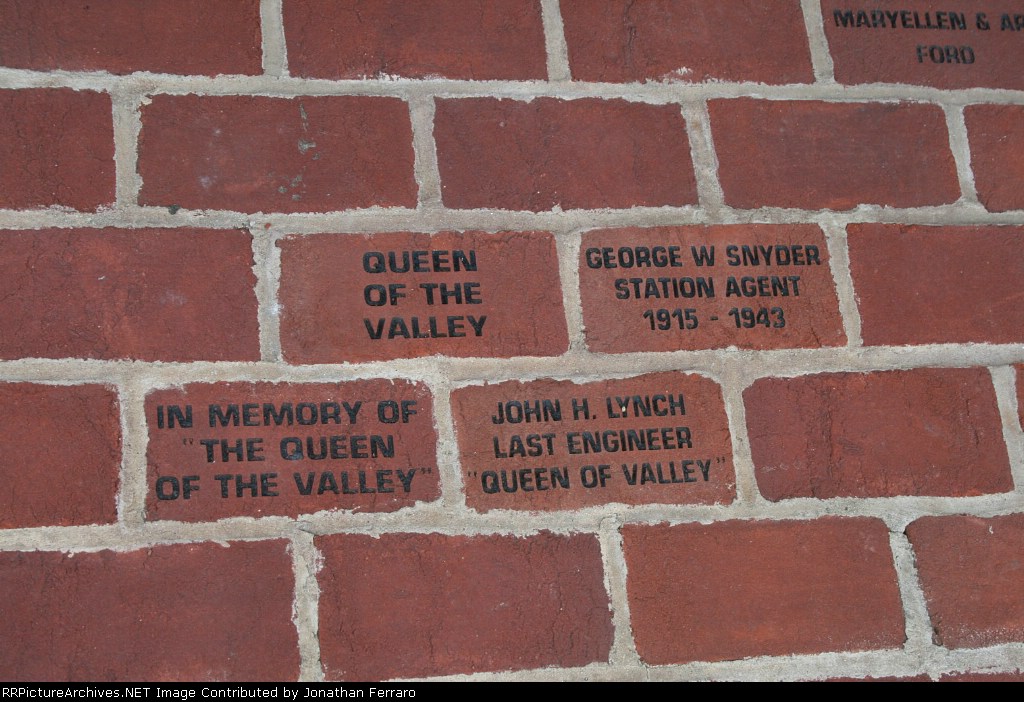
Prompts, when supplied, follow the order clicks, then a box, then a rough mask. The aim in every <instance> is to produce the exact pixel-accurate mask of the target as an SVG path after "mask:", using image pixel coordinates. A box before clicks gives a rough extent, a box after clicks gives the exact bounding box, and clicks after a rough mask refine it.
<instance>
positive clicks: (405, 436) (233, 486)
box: [146, 380, 440, 522]
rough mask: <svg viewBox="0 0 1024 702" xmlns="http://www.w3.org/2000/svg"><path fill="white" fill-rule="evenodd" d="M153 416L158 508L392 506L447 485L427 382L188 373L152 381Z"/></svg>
mask: <svg viewBox="0 0 1024 702" xmlns="http://www.w3.org/2000/svg"><path fill="white" fill-rule="evenodd" d="M146 420H147V423H148V424H149V448H148V462H149V476H148V492H147V496H146V513H147V518H148V519H150V520H159V519H173V520H178V521H188V522H198V521H208V520H215V519H222V518H225V517H238V516H250V517H261V516H265V515H287V516H297V515H300V514H309V513H312V512H318V511H321V510H352V511H371V512H389V511H394V510H397V509H400V508H402V507H407V506H411V505H414V504H416V503H417V502H419V501H429V500H433V499H435V498H436V497H437V496H438V495H439V493H440V485H439V482H438V474H437V457H436V444H437V434H436V432H435V430H434V419H433V403H432V399H431V396H430V392H429V390H428V389H427V388H426V386H424V385H421V384H419V383H411V382H408V381H404V380H360V381H355V382H350V383H338V384H288V383H282V384H274V383H217V384H204V385H199V384H196V385H186V386H184V387H183V388H176V389H167V390H158V391H155V392H152V393H150V394H149V395H148V396H147V397H146ZM189 425H191V426H189Z"/></svg>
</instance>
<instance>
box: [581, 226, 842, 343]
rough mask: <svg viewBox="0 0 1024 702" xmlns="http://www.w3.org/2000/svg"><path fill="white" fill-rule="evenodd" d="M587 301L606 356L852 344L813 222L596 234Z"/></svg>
mask: <svg viewBox="0 0 1024 702" xmlns="http://www.w3.org/2000/svg"><path fill="white" fill-rule="evenodd" d="M580 297H581V298H582V302H583V321H584V326H585V331H586V338H587V345H588V346H589V347H590V349H591V350H593V351H599V352H604V353H626V352H630V351H674V350H677V349H706V348H723V347H727V346H736V347H739V348H755V349H777V348H791V347H820V346H840V345H842V344H844V343H845V342H846V335H845V333H844V332H843V323H842V319H841V318H840V316H839V302H838V299H837V298H836V291H835V282H834V280H833V278H832V271H831V268H830V266H829V256H828V247H827V246H826V244H825V237H824V236H823V235H822V233H821V230H820V229H819V228H818V227H816V226H813V225H806V224H795V225H780V226H775V225H732V226H719V227H672V228H668V227H663V228H652V229H637V228H631V229H608V230H601V231H596V232H589V233H587V234H584V235H583V245H582V247H581V249H580Z"/></svg>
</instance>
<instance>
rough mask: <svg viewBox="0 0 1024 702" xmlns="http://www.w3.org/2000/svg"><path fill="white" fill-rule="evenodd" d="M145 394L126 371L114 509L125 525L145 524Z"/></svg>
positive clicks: (135, 526) (136, 381) (146, 429)
mask: <svg viewBox="0 0 1024 702" xmlns="http://www.w3.org/2000/svg"><path fill="white" fill-rule="evenodd" d="M145 396H146V389H145V383H144V382H142V381H141V380H140V379H139V378H137V377H134V376H132V375H131V374H127V376H126V379H125V381H124V383H123V384H122V385H121V388H120V404H121V433H122V442H123V443H122V454H121V482H120V488H119V490H118V497H117V512H118V520H119V522H120V524H122V525H123V526H124V527H127V528H128V529H138V528H142V527H144V526H145V522H144V521H143V520H144V517H145V512H146V493H147V477H146V470H147V467H146V447H147V446H148V444H149V429H148V427H147V425H146V409H145ZM46 541H48V540H46Z"/></svg>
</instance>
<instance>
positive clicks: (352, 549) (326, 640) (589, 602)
mask: <svg viewBox="0 0 1024 702" xmlns="http://www.w3.org/2000/svg"><path fill="white" fill-rule="evenodd" d="M318 545H319V546H320V548H321V550H322V551H323V553H324V559H325V564H324V568H323V570H322V571H321V572H320V575H319V580H320V588H321V595H320V596H321V598H322V601H324V602H325V606H323V607H322V608H321V614H320V640H321V645H322V646H323V651H324V667H325V669H326V672H327V677H328V678H329V679H341V680H345V679H353V680H365V679H374V678H378V679H379V678H391V677H412V676H423V675H438V674H444V673H463V672H469V671H480V670H506V669H519V668H536V667H539V666H550V665H562V666H572V665H583V664H586V663H591V662H595V661H603V660H607V658H608V653H609V648H610V646H611V640H612V626H611V617H610V612H609V608H608V595H607V593H606V592H605V590H604V586H603V585H602V583H601V558H600V548H599V546H598V543H597V539H595V538H593V537H591V536H584V535H576V536H557V535H554V534H546V533H541V534H538V535H536V536H532V537H529V538H515V537H510V536H479V537H473V538H470V537H464V536H456V537H445V536H440V535H428V534H404V535H403V534H390V535H386V536H382V537H380V538H379V539H374V538H372V537H368V536H355V535H352V536H346V535H339V536H329V537H322V538H321V539H320V540H319V542H318ZM382 598H383V599H386V600H387V601H389V602H391V603H392V606H391V607H389V608H388V609H387V610H384V611H382V610H381V609H380V608H379V607H378V606H376V604H377V603H378V602H380V600H381V599H382ZM439 636H441V637H443V638H444V641H445V645H444V646H440V647H438V646H434V645H433V644H432V642H433V641H434V640H435V639H437V637H439Z"/></svg>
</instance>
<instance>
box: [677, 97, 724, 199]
mask: <svg viewBox="0 0 1024 702" xmlns="http://www.w3.org/2000/svg"><path fill="white" fill-rule="evenodd" d="M682 112H683V117H684V118H685V119H686V135H687V137H688V140H689V142H690V158H691V159H692V161H693V171H694V174H695V175H696V178H697V200H698V202H699V203H700V206H701V207H702V208H704V210H705V211H706V212H707V213H708V215H709V217H711V218H712V219H713V218H715V217H716V216H720V213H721V210H722V208H723V207H724V206H725V195H724V194H723V192H722V185H721V183H720V182H719V181H718V155H717V154H716V153H715V140H714V138H713V137H712V135H711V118H710V117H709V116H708V106H707V103H704V102H698V103H685V104H684V105H683V106H682ZM680 167H683V166H682V164H680Z"/></svg>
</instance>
